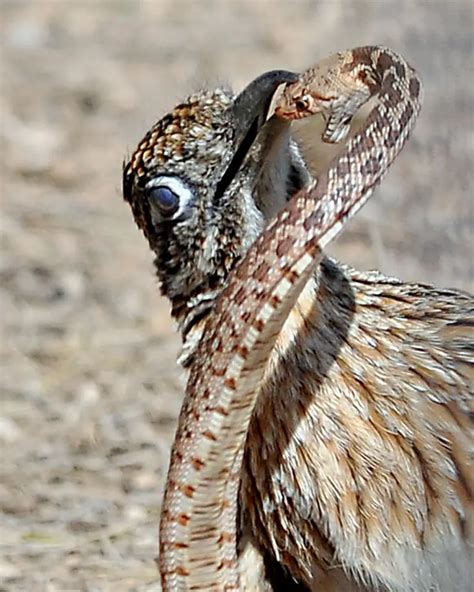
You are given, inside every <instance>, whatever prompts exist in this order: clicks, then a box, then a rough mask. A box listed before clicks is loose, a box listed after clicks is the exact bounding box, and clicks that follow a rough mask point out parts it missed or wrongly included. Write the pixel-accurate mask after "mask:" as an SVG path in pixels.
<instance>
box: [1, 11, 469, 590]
mask: <svg viewBox="0 0 474 592" xmlns="http://www.w3.org/2000/svg"><path fill="white" fill-rule="evenodd" d="M0 11H1V12H0V20H1V31H0V39H1V91H2V103H1V128H0V137H1V146H2V154H1V166H2V169H1V194H2V200H1V208H2V216H1V229H2V235H1V240H2V250H1V264H0V274H1V298H2V300H1V312H2V339H1V346H0V348H1V349H0V351H1V370H2V371H1V389H2V406H1V410H0V445H1V447H2V448H1V455H2V456H1V458H2V462H1V484H0V512H1V514H0V520H1V523H0V524H1V540H0V545H1V547H0V548H1V556H0V582H1V583H0V591H1V590H12V591H20V590H25V591H26V590H28V591H30V590H34V591H40V592H41V591H47V592H56V591H59V590H68V591H69V590H81V591H90V592H92V591H94V592H95V591H109V590H113V591H114V592H121V591H125V590H130V591H132V590H133V591H144V590H152V589H153V590H159V586H158V584H157V582H156V575H157V574H156V569H155V565H154V563H153V557H154V555H155V554H156V550H157V521H158V516H159V511H160V501H161V495H162V487H163V478H164V475H165V471H166V467H167V462H168V457H169V448H170V443H171V439H172V435H173V431H174V427H175V420H176V415H177V412H178V410H179V406H180V401H181V397H182V392H183V379H182V376H181V375H180V372H179V370H178V369H177V367H176V365H175V361H174V360H175V356H176V353H177V351H178V348H179V341H178V339H177V336H176V335H175V333H174V329H173V326H172V323H171V322H170V319H169V313H168V306H167V303H166V302H165V301H164V300H163V299H162V298H161V297H160V296H159V295H158V289H157V286H156V282H155V281H154V279H153V276H152V269H151V255H150V253H149V252H148V249H147V246H146V244H145V241H144V239H143V238H142V236H141V235H140V234H139V232H138V231H137V230H136V228H135V226H134V224H133V221H132V217H131V214H130V211H129V210H128V207H127V206H126V204H124V203H123V201H122V199H121V195H120V183H121V165H122V159H123V157H124V155H125V154H126V153H127V152H129V151H130V150H132V149H133V147H134V146H135V144H136V143H137V141H138V140H139V139H140V137H141V135H142V134H143V133H144V132H145V130H146V129H147V128H148V127H149V126H150V124H152V123H153V121H154V120H155V119H156V118H158V117H159V116H161V115H162V114H163V113H164V112H165V111H166V110H167V109H168V108H170V107H171V106H172V105H173V103H174V102H175V101H176V100H177V99H179V98H181V97H182V96H183V95H186V94H187V93H188V92H189V91H191V90H194V89H195V88H197V87H199V86H204V85H214V84H217V83H220V82H222V81H224V82H229V83H231V84H232V85H233V86H235V88H236V89H238V88H240V87H241V86H243V85H244V84H245V83H246V82H248V81H249V80H250V79H251V78H253V77H254V76H256V75H258V74H259V73H261V72H262V71H264V70H266V69H270V68H275V67H285V68H290V69H301V68H303V67H304V66H307V65H309V64H310V63H311V62H313V61H315V60H316V59H318V58H320V57H323V56H325V55H326V54H328V53H329V52H330V51H333V50H337V49H344V48H346V47H351V46H355V45H362V44H366V43H383V44H386V45H389V46H391V47H393V48H394V49H397V50H398V51H400V52H401V53H403V54H404V55H405V56H407V57H408V58H409V60H410V61H411V62H412V63H413V65H415V66H416V67H417V69H418V70H419V71H420V73H421V75H422V77H423V79H424V81H425V87H426V98H425V106H424V110H423V114H422V117H421V119H420V122H419V125H418V126H417V129H416V132H415V134H414V135H413V138H412V140H411V142H410V144H409V145H408V146H407V148H406V149H405V150H404V153H403V154H402V156H401V157H400V158H399V160H398V162H397V163H396V165H395V166H394V168H393V170H392V171H391V173H390V174H389V176H388V178H387V179H386V181H385V182H384V184H383V186H382V187H381V188H380V189H379V190H378V192H377V195H376V197H375V198H374V199H373V201H372V203H371V204H370V205H369V206H368V207H367V208H365V209H364V211H363V212H361V213H360V215H359V216H358V217H357V219H356V220H355V221H354V222H353V223H352V224H351V225H350V227H349V228H348V229H347V231H346V232H345V233H344V235H343V237H342V238H341V239H340V240H339V241H338V242H337V245H336V246H335V247H334V249H333V252H334V253H335V254H336V255H337V256H338V257H340V258H341V259H344V260H346V261H349V262H351V263H353V264H355V265H358V266H360V267H361V268H370V267H377V268H380V269H382V270H383V271H384V272H386V273H388V274H394V275H398V276H401V277H403V278H405V279H407V280H410V279H418V280H424V281H429V282H433V283H437V284H443V285H450V286H457V287H460V288H465V289H472V287H473V273H472V272H473V269H472V252H473V231H472V229H473V200H472V193H471V187H472V176H473V169H474V160H473V153H474V150H473V144H474V127H473V108H472V104H473V95H474V85H473V84H472V81H471V80H470V76H469V74H468V67H469V64H471V65H472V63H473V32H474V27H473V9H472V6H471V4H470V2H469V0H466V1H463V0H459V1H450V2H441V1H439V2H438V1H436V0H433V1H431V2H423V3H422V2H416V1H415V0H413V1H412V2H408V1H407V2H398V1H393V2H391V1H388V0H387V1H380V2H377V1H375V0H374V1H365V0H354V1H352V2H351V1H350V0H345V1H342V2H336V1H332V2H317V3H316V2H302V1H301V2H299V1H297V0H295V1H293V2H282V1H280V2H270V1H265V0H254V1H253V2H250V1H243V0H242V1H240V0H236V1H232V0H227V1H223V2H209V1H205V0H202V1H198V0H196V1H194V2H193V1H189V2H179V1H176V0H174V1H171V0H170V1H168V0H156V1H155V2H152V1H151V0H149V1H147V2H145V1H144V2H138V1H133V0H115V1H112V0H110V1H107V2H106V1H103V2H101V1H99V0H96V1H83V2H80V1H79V0H77V1H74V0H62V1H59V0H58V1H50V2H44V1H41V0H36V1H30V2H27V1H16V2H15V1H12V2H5V1H3V2H0ZM300 131H301V134H302V135H303V137H304V143H305V146H306V147H307V149H308V154H309V155H310V158H313V159H314V158H319V156H318V154H319V152H314V151H313V146H314V144H315V140H314V132H311V130H309V131H308V129H303V130H300ZM316 165H317V163H316Z"/></svg>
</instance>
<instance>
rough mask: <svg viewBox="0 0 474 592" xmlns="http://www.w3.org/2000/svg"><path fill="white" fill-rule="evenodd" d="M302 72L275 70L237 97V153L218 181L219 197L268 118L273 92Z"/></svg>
mask: <svg viewBox="0 0 474 592" xmlns="http://www.w3.org/2000/svg"><path fill="white" fill-rule="evenodd" d="M297 78H298V75H297V74H295V73H294V72H288V71H286V70H271V71H270V72H265V74H262V75H261V76H259V77H258V78H256V79H255V80H253V81H252V82H251V83H250V84H249V85H248V86H247V87H246V88H244V90H243V91H242V92H241V93H240V94H239V95H238V96H237V97H236V98H235V100H234V102H233V103H232V105H231V106H230V107H229V110H230V121H231V122H233V123H234V126H235V136H234V146H235V152H234V156H233V158H232V160H231V162H230V164H229V166H228V167H227V169H226V171H225V173H224V174H223V176H222V177H221V179H220V181H219V183H218V184H217V188H216V193H215V197H214V199H215V200H217V199H218V198H219V197H220V196H221V195H222V194H223V193H224V191H225V190H226V189H227V187H228V186H229V184H230V183H231V181H232V179H233V178H234V177H235V175H236V174H237V173H238V171H239V169H240V167H241V166H242V163H243V161H244V159H245V156H246V155H247V153H248V151H249V150H250V148H251V146H252V144H253V142H254V141H255V138H256V137H257V134H258V132H259V131H260V130H261V129H262V127H263V125H264V124H265V122H266V119H267V115H268V111H269V109H270V105H271V102H272V98H273V95H274V94H275V91H276V89H277V88H278V87H279V86H280V84H284V83H287V82H294V81H295V80H297Z"/></svg>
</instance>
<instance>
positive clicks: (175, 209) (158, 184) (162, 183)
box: [146, 176, 193, 224]
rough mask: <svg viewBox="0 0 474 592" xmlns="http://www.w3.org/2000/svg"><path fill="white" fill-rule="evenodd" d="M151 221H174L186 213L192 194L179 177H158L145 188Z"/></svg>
mask: <svg viewBox="0 0 474 592" xmlns="http://www.w3.org/2000/svg"><path fill="white" fill-rule="evenodd" d="M146 196H147V198H148V203H149V204H150V210H151V215H152V218H153V221H154V222H155V223H156V224H158V223H160V222H161V221H163V220H176V219H178V218H181V216H182V215H183V214H184V213H185V212H186V209H187V206H188V205H189V203H190V201H191V199H192V196H193V193H192V191H191V189H190V188H189V187H188V185H186V184H185V183H184V182H183V181H182V180H181V179H180V178H179V177H172V176H159V177H156V178H155V179H152V180H151V181H150V182H149V183H148V184H147V186H146Z"/></svg>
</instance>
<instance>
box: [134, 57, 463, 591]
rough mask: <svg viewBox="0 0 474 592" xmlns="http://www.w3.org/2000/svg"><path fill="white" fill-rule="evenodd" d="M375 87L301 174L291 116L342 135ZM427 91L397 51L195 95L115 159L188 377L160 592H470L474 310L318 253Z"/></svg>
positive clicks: (167, 507)
mask: <svg viewBox="0 0 474 592" xmlns="http://www.w3.org/2000/svg"><path fill="white" fill-rule="evenodd" d="M341 81H342V82H341ZM381 81H382V82H381ZM279 83H284V84H286V89H285V94H284V96H283V98H282V99H281V100H280V103H279V105H278V106H277V110H276V116H273V117H271V118H270V119H268V121H265V120H266V116H267V113H268V108H269V103H270V99H271V96H272V95H273V93H274V91H275V88H276V87H277V86H278V84H279ZM336 83H337V84H339V83H341V85H340V88H342V90H341V91H340V95H341V96H342V97H343V98H342V99H340V96H339V94H338V93H339V86H337V84H336ZM335 84H336V86H334V85H335ZM351 84H353V87H351ZM377 85H382V91H383V92H382V94H381V97H382V102H381V106H380V107H379V108H378V110H377V111H374V113H375V116H374V117H372V119H370V117H369V120H368V122H367V124H366V127H365V129H364V130H362V131H361V132H360V133H359V135H358V136H356V137H354V138H352V139H351V140H350V142H349V147H348V148H347V151H346V152H345V153H343V154H342V156H341V157H339V160H337V161H336V162H335V164H334V165H333V166H332V167H330V169H329V172H328V174H327V175H326V176H325V177H324V176H321V177H320V178H319V179H318V180H317V182H316V181H315V180H312V179H311V177H310V175H309V173H308V171H307V169H306V167H305V164H304V162H303V159H302V158H301V156H300V153H299V150H298V147H297V146H296V144H295V143H294V142H293V140H292V139H291V136H290V133H289V130H290V123H291V120H292V119H295V118H297V117H300V116H307V115H308V114H312V113H318V112H321V113H322V114H323V116H325V118H326V128H325V136H323V137H324V138H325V139H326V140H327V141H340V140H341V139H343V137H344V136H345V135H346V134H347V132H348V130H349V127H348V125H347V124H348V122H349V121H350V119H351V116H352V115H353V112H355V110H356V109H357V108H358V106H360V105H361V104H363V103H364V102H365V101H366V100H367V98H368V97H369V96H370V94H371V92H372V91H373V89H374V88H375V87H376V86H377ZM384 85H385V86H384ZM334 88H336V90H337V91H338V92H337V93H334V92H333V91H334ZM377 88H378V86H377ZM367 89H369V91H370V92H368V91H367ZM383 89H385V90H383ZM384 92H385V93H386V95H384V94H383V93H384ZM419 92H420V87H419V82H418V80H417V78H416V76H415V75H414V74H413V72H412V70H411V69H410V68H409V67H408V66H407V65H406V63H405V62H404V61H403V60H402V59H401V58H399V56H397V55H396V54H393V52H390V50H385V49H383V48H362V50H360V49H359V50H353V51H352V52H344V53H341V54H337V56H336V58H331V59H330V60H329V61H328V62H324V63H323V66H322V67H317V68H315V69H311V70H309V71H308V72H307V73H306V74H303V75H302V76H300V77H297V76H295V75H292V74H291V73H287V72H281V71H278V72H276V73H268V74H267V75H263V76H262V77H259V78H258V79H257V80H256V81H254V82H253V83H251V85H249V87H247V89H245V90H244V91H242V93H241V94H240V95H238V96H237V97H234V96H233V95H232V94H231V93H230V92H227V91H221V90H217V91H212V92H201V93H197V94H195V95H193V96H192V97H190V98H189V99H188V100H187V101H186V102H184V103H182V104H180V105H178V106H177V107H176V109H175V110H174V111H173V112H172V113H171V114H169V115H167V116H165V117H164V118H162V119H161V120H160V121H159V122H158V123H157V124H156V126H154V128H152V130H151V131H150V132H149V133H148V134H147V135H146V137H145V138H144V140H143V141H142V142H141V143H140V145H139V147H138V148H137V150H136V151H135V153H134V154H133V155H132V157H131V159H130V162H129V163H128V164H127V165H126V167H125V169H124V196H125V198H126V199H127V201H129V203H130V205H131V207H132V211H133V214H134V217H135V220H136V222H137V224H138V225H139V227H140V228H141V229H142V230H143V232H144V234H145V236H146V237H147V239H148V241H149V244H150V246H151V248H152V249H153V251H154V252H155V254H156V260H155V266H156V270H157V275H158V278H159V280H160V283H161V289H162V292H163V293H164V294H165V295H166V296H167V297H168V298H169V299H170V301H171V304H172V314H173V316H174V317H175V318H176V320H177V321H178V326H179V328H180V331H181V334H182V338H183V353H182V356H181V362H182V364H183V366H184V367H185V368H187V369H188V370H189V381H188V387H187V392H186V397H185V401H184V405H183V409H182V412H181V416H180V421H179V427H178V433H177V440H176V442H175V446H174V448H173V455H172V462H171V467H170V473H169V476H168V485H167V492H166V496H165V502H164V509H163V514H162V525H161V539H162V540H161V557H160V569H161V573H162V581H163V585H164V589H165V590H169V591H173V592H174V591H175V590H176V591H179V590H188V589H200V590H216V591H217V590H219V591H220V590H249V591H250V590H258V591H260V592H263V591H265V592H266V591H278V590H281V591H283V590H285V591H286V590H288V591H291V590H294V591H295V592H296V591H297V590H300V591H308V590H309V591H323V590H324V591H325V592H326V591H327V592H330V591H331V590H338V591H340V592H344V591H353V590H366V591H369V590H376V589H382V590H383V589H385V590H388V591H391V592H405V591H413V592H423V591H426V592H428V591H429V590H443V591H444V590H446V591H448V590H459V591H465V592H467V591H468V590H470V589H471V588H470V586H471V581H472V580H471V576H472V568H471V567H470V564H471V559H472V557H471V555H472V546H471V545H472V490H473V478H472V467H471V460H472V423H471V422H472V411H473V408H472V407H473V404H472V400H473V397H472V393H473V374H474V372H473V367H474V360H473V352H474V338H473V331H474V329H473V327H474V302H473V298H472V297H471V296H470V295H468V294H464V293H462V292H459V291H455V290H439V289H436V288H433V287H431V286H427V285H419V284H410V283H405V282H402V281H400V280H396V279H393V278H387V277H385V276H383V275H382V274H379V273H377V272H368V273H364V272H358V271H356V270H353V269H351V268H349V267H347V266H344V265H342V264H340V263H338V262H336V261H334V260H332V259H329V258H327V257H325V256H324V254H323V253H322V251H321V248H323V247H324V246H325V244H327V242H328V241H329V240H330V239H331V238H332V237H333V236H334V235H335V234H336V232H338V231H339V230H340V229H341V227H342V225H343V223H344V221H345V219H347V217H350V216H351V215H353V214H354V212H355V211H356V209H358V207H360V205H361V204H362V203H363V202H364V201H365V200H366V199H367V197H368V195H369V194H370V193H371V191H372V189H373V187H374V186H375V184H376V183H378V181H379V180H380V178H381V176H382V174H383V172H384V171H385V170H386V168H387V167H388V165H389V164H390V162H391V160H393V158H394V157H395V156H396V154H397V153H398V151H399V150H400V149H401V146H402V145H403V142H404V141H405V140H406V137H407V135H408V132H409V130H410V128H411V126H412V125H413V121H414V118H415V117H416V113H417V109H418V107H419V101H418V99H419ZM384 97H385V98H384ZM348 104H350V109H351V111H350V115H349V116H348V114H347V112H346V111H344V109H349V107H348ZM387 154H388V155H389V156H387ZM354 171H355V172H354ZM275 216H276V218H275ZM270 221H272V222H271V223H270V224H269V222H270ZM314 229H316V230H314ZM318 229H320V232H319V231H318ZM318 232H319V234H318ZM306 235H308V236H309V238H306ZM234 443H235V444H234Z"/></svg>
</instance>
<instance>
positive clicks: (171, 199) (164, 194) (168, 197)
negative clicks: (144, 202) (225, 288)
mask: <svg viewBox="0 0 474 592" xmlns="http://www.w3.org/2000/svg"><path fill="white" fill-rule="evenodd" d="M148 199H149V200H150V203H151V206H152V207H154V206H156V207H157V208H158V209H159V211H160V214H161V215H162V216H163V218H169V217H170V216H172V215H173V214H175V213H176V212H177V211H178V209H179V197H178V196H177V195H176V193H175V192H174V191H172V190H171V189H170V188H169V187H165V186H164V185H159V186H158V187H152V188H151V189H150V191H149V192H148Z"/></svg>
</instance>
